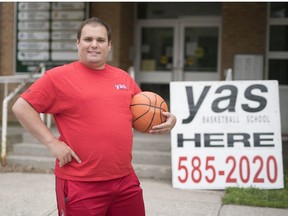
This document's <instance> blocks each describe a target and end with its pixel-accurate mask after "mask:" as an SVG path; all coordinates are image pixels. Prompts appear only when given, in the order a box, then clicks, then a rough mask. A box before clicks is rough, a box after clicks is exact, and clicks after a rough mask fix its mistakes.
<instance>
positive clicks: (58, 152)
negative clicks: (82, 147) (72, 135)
mask: <svg viewBox="0 0 288 216" xmlns="http://www.w3.org/2000/svg"><path fill="white" fill-rule="evenodd" d="M47 146H48V148H49V150H50V152H51V153H52V154H53V155H54V156H55V157H56V158H57V159H58V160H59V166H60V167H63V166H64V165H65V164H67V163H69V162H71V161H72V159H73V158H74V159H75V160H76V161H77V162H78V163H81V160H80V158H79V157H78V156H77V154H76V153H75V152H74V151H73V150H72V149H71V148H70V147H69V146H68V145H67V144H66V143H64V142H61V141H59V140H54V141H53V142H52V143H49V144H48V145H47Z"/></svg>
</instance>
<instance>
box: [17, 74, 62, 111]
mask: <svg viewBox="0 0 288 216" xmlns="http://www.w3.org/2000/svg"><path fill="white" fill-rule="evenodd" d="M20 97H21V98H23V99H24V100H26V101H27V102H28V103H29V104H30V105H31V106H32V107H33V108H34V109H35V110H36V111H37V112H39V113H50V114H54V113H57V110H58V106H57V94H56V89H55V87H54V85H53V83H52V81H51V79H50V78H49V75H48V74H47V73H45V74H44V75H43V76H42V77H40V78H39V79H38V80H37V81H35V82H34V83H33V84H32V85H31V86H30V87H29V88H28V89H27V90H26V91H25V92H24V93H22V94H21V96H20Z"/></svg>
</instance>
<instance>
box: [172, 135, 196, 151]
mask: <svg viewBox="0 0 288 216" xmlns="http://www.w3.org/2000/svg"><path fill="white" fill-rule="evenodd" d="M187 141H194V142H195V147H201V137H200V134H195V138H190V139H184V137H183V134H177V147H178V148H181V147H183V146H184V142H187Z"/></svg>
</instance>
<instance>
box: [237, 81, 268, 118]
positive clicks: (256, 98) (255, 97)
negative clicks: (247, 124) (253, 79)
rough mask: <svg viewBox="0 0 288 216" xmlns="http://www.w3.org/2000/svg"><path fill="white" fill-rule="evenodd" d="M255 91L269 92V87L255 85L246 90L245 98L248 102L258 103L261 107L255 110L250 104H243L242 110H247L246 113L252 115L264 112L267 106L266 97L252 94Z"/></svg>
mask: <svg viewBox="0 0 288 216" xmlns="http://www.w3.org/2000/svg"><path fill="white" fill-rule="evenodd" d="M254 89H259V90H260V91H261V92H268V89H267V87H266V86H264V85H260V84H255V85H251V86H249V87H248V88H247V89H246V90H245V93H244V96H245V98H247V99H248V100H251V101H256V102H258V103H259V106H258V107H254V108H253V107H250V106H249V105H248V104H242V109H243V110H245V111H246V112H251V113H253V112H259V111H261V110H263V109H264V108H265V107H266V105H267V100H266V98H265V97H261V96H259V95H255V94H252V90H254Z"/></svg>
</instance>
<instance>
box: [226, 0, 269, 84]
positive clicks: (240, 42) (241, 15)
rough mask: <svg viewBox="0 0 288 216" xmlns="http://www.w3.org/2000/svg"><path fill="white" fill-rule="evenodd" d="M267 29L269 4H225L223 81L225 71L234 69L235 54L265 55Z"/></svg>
mask: <svg viewBox="0 0 288 216" xmlns="http://www.w3.org/2000/svg"><path fill="white" fill-rule="evenodd" d="M266 28H267V3H231V2H229V3H223V8H222V41H221V46H222V47H221V51H222V55H221V75H222V76H221V78H222V79H223V78H224V70H225V69H227V68H232V69H233V64H234V56H235V54H261V55H263V56H264V55H265V50H266ZM264 58H265V56H264Z"/></svg>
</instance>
